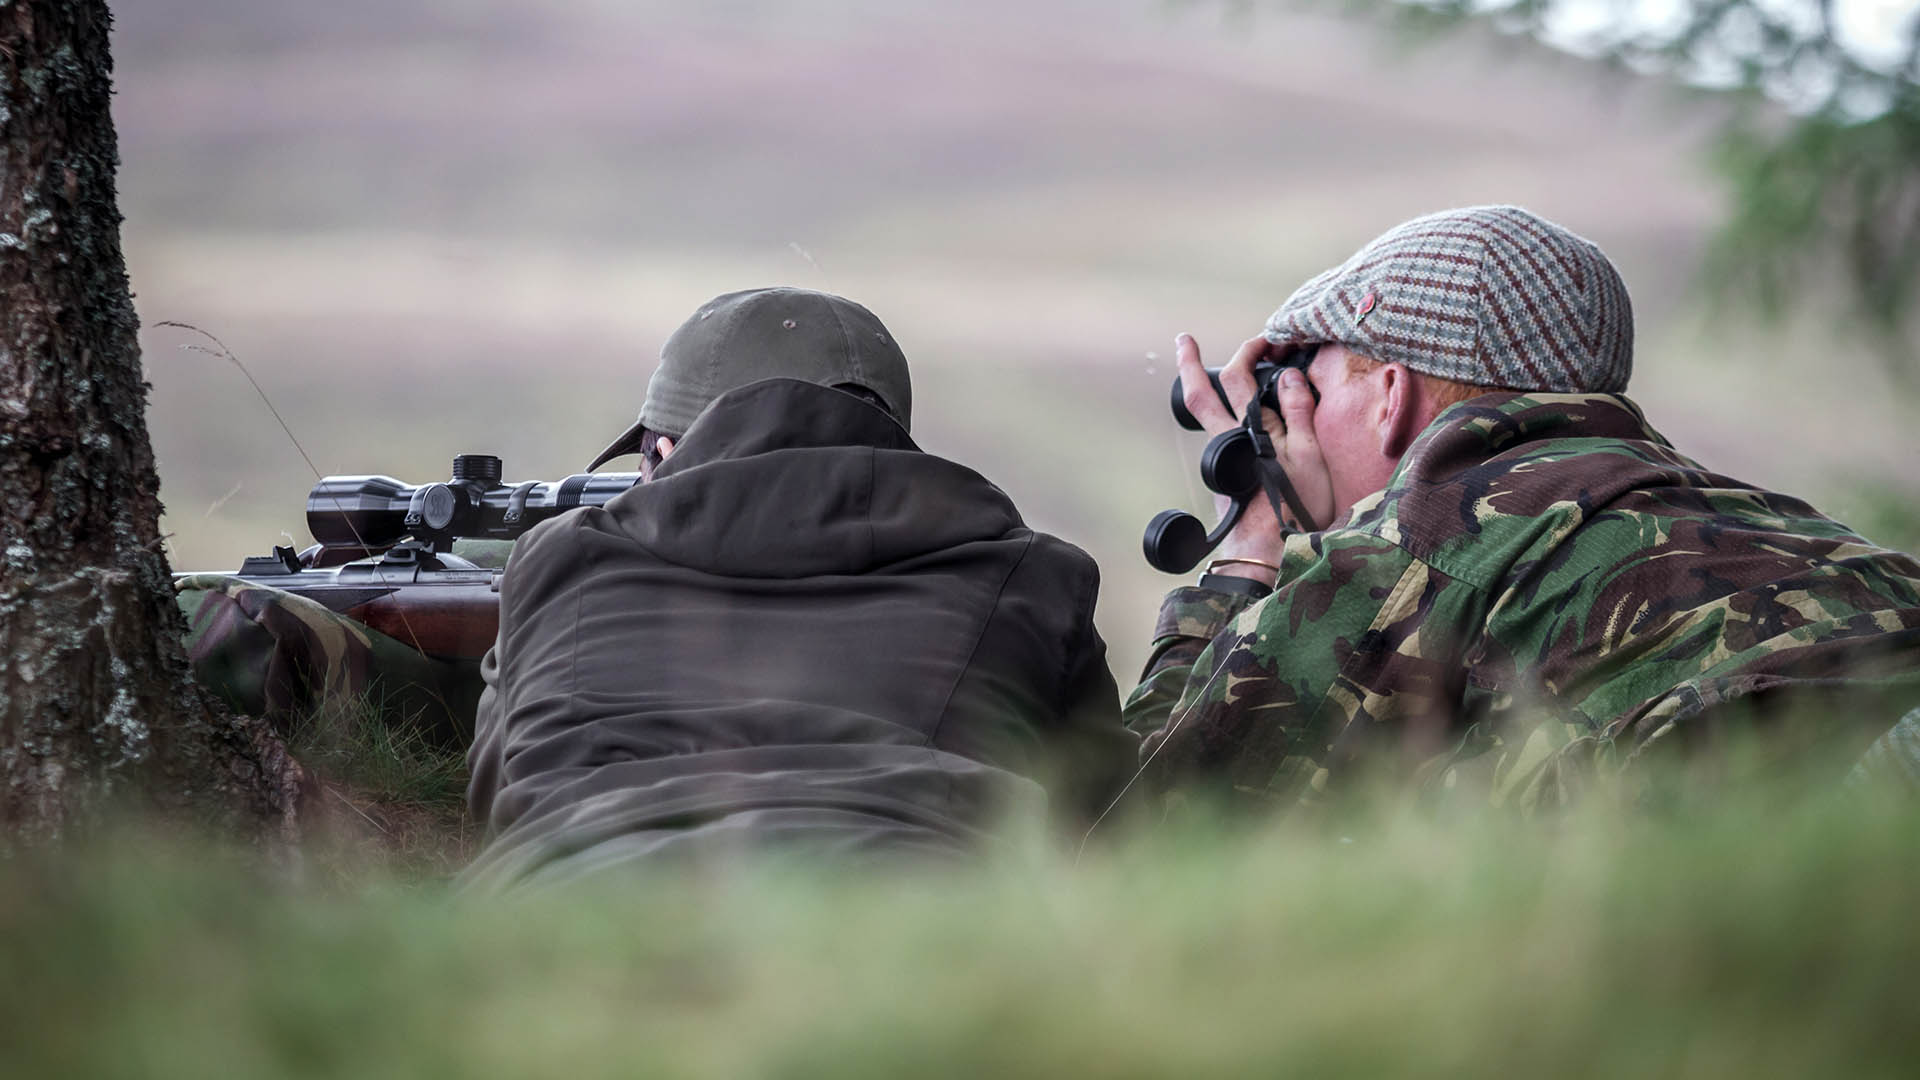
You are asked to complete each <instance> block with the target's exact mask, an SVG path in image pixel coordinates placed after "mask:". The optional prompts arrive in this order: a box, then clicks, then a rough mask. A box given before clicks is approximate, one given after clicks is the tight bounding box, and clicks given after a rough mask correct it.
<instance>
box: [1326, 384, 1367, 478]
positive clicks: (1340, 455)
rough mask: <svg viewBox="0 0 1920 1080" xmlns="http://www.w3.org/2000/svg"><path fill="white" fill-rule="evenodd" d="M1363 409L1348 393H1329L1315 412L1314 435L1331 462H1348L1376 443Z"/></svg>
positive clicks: (1340, 463)
mask: <svg viewBox="0 0 1920 1080" xmlns="http://www.w3.org/2000/svg"><path fill="white" fill-rule="evenodd" d="M1361 412H1362V410H1361V409H1360V408H1359V407H1358V405H1356V403H1355V402H1354V401H1353V400H1352V399H1351V398H1349V397H1347V396H1346V395H1334V394H1329V395H1327V396H1326V398H1325V399H1323V400H1322V401H1321V403H1320V407H1319V408H1318V409H1315V410H1314V413H1313V435H1314V438H1315V439H1317V440H1318V441H1319V443H1320V449H1321V453H1322V454H1323V455H1324V456H1325V457H1326V459H1327V464H1328V465H1329V466H1338V465H1345V464H1348V463H1350V462H1352V461H1354V460H1355V459H1356V457H1357V456H1358V455H1359V454H1361V453H1362V452H1364V451H1365V450H1366V449H1367V448H1368V447H1370V446H1372V445H1373V433H1372V432H1370V431H1368V430H1367V427H1366V424H1365V422H1364V421H1363V419H1362V417H1361Z"/></svg>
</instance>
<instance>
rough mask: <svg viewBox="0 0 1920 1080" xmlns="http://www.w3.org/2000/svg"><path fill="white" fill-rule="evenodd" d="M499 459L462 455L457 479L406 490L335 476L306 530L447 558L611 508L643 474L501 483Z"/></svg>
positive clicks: (340, 540)
mask: <svg viewBox="0 0 1920 1080" xmlns="http://www.w3.org/2000/svg"><path fill="white" fill-rule="evenodd" d="M500 476H501V467H500V459H499V458H497V457H494V456H492V455H491V454H461V455H460V456H459V457H456V458H454V459H453V476H452V478H450V479H448V480H445V481H442V482H439V483H433V484H420V485H418V486H415V485H412V484H403V483H401V482H400V481H398V480H395V479H394V478H393V477H391V476H328V477H325V478H323V479H322V480H321V481H320V482H319V483H318V484H315V485H314V486H313V490H312V491H311V492H309V493H308V495H307V528H308V529H309V530H311V531H312V533H313V538H314V539H315V540H318V541H319V542H320V543H321V544H323V545H326V546H329V547H333V546H339V547H363V548H367V549H369V550H378V549H381V548H387V547H392V546H393V545H394V544H397V543H399V542H400V541H402V540H404V539H406V538H407V537H409V536H411V537H413V538H414V539H416V540H419V541H422V542H424V543H427V544H431V545H432V546H433V549H434V550H435V551H446V550H448V548H449V547H451V546H452V544H453V541H454V540H455V539H456V538H458V539H491V540H511V539H513V538H514V537H517V536H519V535H520V534H521V533H524V532H526V531H527V530H528V529H531V528H533V527H534V526H535V525H538V524H539V523H540V522H542V521H545V520H547V519H548V518H550V517H553V516H555V515H557V514H562V513H565V512H566V511H568V510H572V509H574V508H575V507H579V506H604V505H605V504H606V503H607V501H608V500H609V499H612V498H613V497H614V496H615V495H618V494H620V493H621V492H623V491H625V490H627V489H628V488H630V487H632V486H633V485H635V484H636V483H639V481H640V474H639V473H600V474H598V475H596V474H593V473H577V474H575V475H573V476H569V477H567V478H566V479H565V480H561V481H558V482H555V483H544V482H538V481H529V482H527V483H521V484H507V483H504V482H502V481H501V479H500Z"/></svg>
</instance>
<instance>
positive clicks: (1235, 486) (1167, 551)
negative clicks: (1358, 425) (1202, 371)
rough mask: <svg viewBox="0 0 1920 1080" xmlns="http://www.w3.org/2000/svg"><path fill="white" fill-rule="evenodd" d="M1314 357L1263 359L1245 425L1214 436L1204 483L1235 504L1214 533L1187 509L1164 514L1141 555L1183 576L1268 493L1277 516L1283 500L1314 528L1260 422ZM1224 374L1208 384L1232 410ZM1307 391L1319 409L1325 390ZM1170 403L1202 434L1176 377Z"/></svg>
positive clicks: (1215, 372)
mask: <svg viewBox="0 0 1920 1080" xmlns="http://www.w3.org/2000/svg"><path fill="white" fill-rule="evenodd" d="M1313 354H1314V350H1313V349H1311V348H1306V349H1296V350H1294V351H1293V352H1291V353H1290V354H1288V355H1287V356H1286V358H1285V359H1284V360H1273V359H1267V358H1262V359H1260V360H1258V361H1255V363H1254V365H1253V381H1254V386H1255V393H1254V397H1253V399H1252V400H1251V401H1249V402H1248V403H1247V408H1246V409H1245V411H1244V415H1243V416H1242V419H1241V423H1240V426H1239V427H1236V428H1234V429H1232V430H1231V431H1223V432H1221V433H1220V434H1218V435H1215V436H1214V437H1213V439H1212V440H1211V441H1209V442H1208V443H1207V448H1206V450H1205V451H1203V452H1202V453H1201V455H1200V480H1201V482H1202V483H1204V484H1206V485H1207V490H1209V491H1213V492H1217V493H1218V494H1221V495H1225V496H1226V497H1227V498H1228V499H1230V500H1232V502H1231V505H1229V506H1228V508H1227V512H1226V514H1225V515H1224V516H1222V517H1221V519H1220V523H1219V524H1218V525H1215V526H1214V527H1213V531H1212V532H1208V531H1207V527H1206V526H1205V525H1204V524H1202V523H1201V521H1200V519H1199V518H1197V517H1194V516H1193V515H1192V514H1189V513H1187V512H1186V511H1184V510H1162V511H1161V512H1160V513H1158V514H1155V515H1154V517H1153V520H1152V521H1150V522H1148V523H1147V531H1146V535H1145V536H1144V537H1143V538H1142V539H1141V550H1142V552H1143V553H1144V554H1145V555H1146V557H1147V563H1148V565H1150V566H1152V567H1153V568H1154V569H1155V570H1160V571H1163V572H1165V573H1169V574H1184V573H1186V572H1187V571H1189V570H1192V569H1193V568H1194V567H1195V566H1196V565H1198V564H1199V562H1200V560H1201V559H1203V558H1205V557H1206V555H1207V552H1209V551H1212V550H1213V549H1214V548H1216V547H1218V546H1219V545H1220V541H1222V540H1224V539H1226V536H1227V534H1228V533H1229V532H1232V531H1233V527H1234V525H1236V524H1238V523H1239V521H1240V515H1241V514H1244V513H1245V512H1246V509H1247V503H1248V502H1249V501H1250V500H1251V499H1253V498H1254V497H1255V496H1257V495H1259V494H1260V493H1261V492H1262V490H1263V489H1265V491H1266V494H1267V497H1268V498H1270V499H1272V500H1274V505H1275V512H1276V513H1278V511H1279V503H1280V501H1281V500H1284V501H1285V502H1286V505H1287V508H1288V509H1289V510H1291V511H1292V512H1293V516H1294V519H1295V520H1296V521H1297V522H1299V523H1300V525H1301V527H1303V528H1307V529H1311V528H1314V524H1313V520H1312V518H1311V517H1310V516H1309V515H1308V514H1307V513H1306V511H1305V508H1304V507H1302V506H1301V504H1300V499H1299V496H1298V495H1296V494H1295V493H1294V490H1293V485H1292V484H1291V483H1290V482H1288V480H1287V475H1286V472H1285V471H1284V470H1282V469H1281V468H1280V463H1279V460H1278V459H1277V457H1276V455H1275V453H1274V448H1273V440H1272V438H1271V437H1269V436H1268V435H1267V430H1266V427H1265V426H1264V425H1263V424H1262V423H1261V418H1260V413H1261V410H1262V409H1263V408H1265V409H1272V410H1274V411H1275V412H1278V411H1279V410H1280V373H1281V372H1283V371H1285V370H1286V369H1287V368H1290V367H1297V368H1300V369H1302V370H1304V369H1305V368H1306V366H1307V365H1308V364H1309V363H1311V362H1312V360H1313ZM1220 371H1221V369H1220V368H1207V369H1206V372H1207V380H1208V381H1209V382H1211V383H1212V384H1213V392H1214V393H1215V394H1216V395H1218V396H1219V398H1220V400H1221V402H1222V403H1224V404H1226V405H1227V406H1228V407H1229V408H1231V407H1232V402H1231V401H1229V400H1228V398H1227V391H1226V388H1225V387H1223V386H1221V385H1220ZM1307 386H1308V389H1310V390H1312V392H1313V398H1314V402H1315V403H1316V404H1318V403H1319V400H1320V391H1319V390H1318V389H1317V388H1315V387H1314V386H1313V384H1312V383H1311V382H1309V383H1308V384H1307ZM1169 404H1170V406H1171V410H1172V412H1173V419H1174V421H1175V422H1176V423H1178V424H1179V425H1180V426H1181V427H1183V428H1186V429H1187V430H1188V431H1198V430H1200V421H1199V420H1197V419H1195V418H1194V415H1193V413H1192V412H1191V411H1190V410H1189V409H1188V408H1187V402H1186V387H1184V386H1182V385H1181V382H1180V378H1179V376H1175V377H1174V380H1173V389H1172V393H1171V395H1170V399H1169Z"/></svg>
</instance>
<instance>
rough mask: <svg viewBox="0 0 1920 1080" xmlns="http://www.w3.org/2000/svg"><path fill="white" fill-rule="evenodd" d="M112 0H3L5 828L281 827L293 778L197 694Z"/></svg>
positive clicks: (0, 395) (0, 768) (1, 793)
mask: <svg viewBox="0 0 1920 1080" xmlns="http://www.w3.org/2000/svg"><path fill="white" fill-rule="evenodd" d="M108 29H109V17H108V12H107V8H106V5H105V3H104V0H77V2H61V0H10V2H8V0H0V115H3V116H5V117H6V123H5V126H4V128H3V129H0V323H4V326H3V327H0V828H4V830H5V832H4V837H0V839H6V838H11V839H12V840H14V841H18V840H20V839H23V838H25V839H33V838H46V837H55V836H59V835H60V834H62V833H63V832H64V831H67V830H69V829H70V828H71V827H73V826H76V825H78V824H81V823H84V822H87V821H90V820H92V819H94V818H95V817H97V814H98V811H99V809H100V808H101V807H102V806H103V805H105V804H106V803H107V802H108V801H110V800H115V799H120V798H127V799H131V800H132V801H134V802H136V803H138V804H140V805H143V806H147V807H158V808H162V809H165V810H169V811H175V812H183V813H189V814H194V815H201V816H206V815H211V816H213V817H216V818H220V819H223V820H225V821H227V822H229V823H236V824H247V823H257V822H266V823H270V824H271V825H272V826H274V830H273V831H274V832H275V833H276V834H278V835H283V836H284V835H290V833H291V830H292V828H293V823H294V821H295V816H294V815H295V809H296V805H297V802H298V798H297V796H298V791H299V786H300V779H301V777H300V772H299V768H298V766H297V765H295V764H293V763H292V761H291V760H290V759H288V758H287V756H286V754H285V751H284V750H283V749H282V748H280V746H279V744H278V742H277V741H276V740H275V739H274V738H273V736H272V734H271V733H270V732H269V731H268V730H267V728H266V727H265V725H264V723H263V722H261V721H257V720H252V719H248V718H242V717H235V716H232V715H229V714H227V713H226V712H224V711H223V710H222V709H220V707H219V706H217V705H216V704H214V703H213V701H212V700H211V699H210V698H209V697H207V696H206V695H205V694H204V693H202V692H201V691H200V689H199V688H198V687H197V686H196V685H195V684H194V683H193V682H192V679H191V675H190V673H189V669H188V666H187V661H186V656H185V653H184V651H183V649H182V647H181V645H180V641H181V636H182V634H183V632H184V630H185V626H184V623H183V621H182V619H181V616H180V612H179V610H178V608H177V607H176V606H175V604H174V602H173V599H172V584H171V575H170V574H169V572H168V567H167V562H166V557H165V555H164V553H163V552H162V550H161V545H160V533H159V519H160V500H159V478H158V476H157V474H156V473H155V467H154V460H153V451H152V447H151V445H150V443H149V442H148V438H147V428H146V420H145V416H146V390H147V387H146V384H145V382H144V381H143V380H142V378H141V372H140V359H139V344H138V336H137V332H138V323H137V322H136V320H135V316H134V310H133V302H132V296H131V294H130V292H129V290H128V284H127V275H126V265H125V260H124V258H123V257H122V254H121V250H120V214H119V211H118V209H117V206H116V203H115V198H114V174H115V170H116V168H117V166H118V152H117V147H116V142H115V138H114V131H113V122H112V115H111V102H112V63H111V59H110V56H109V53H108Z"/></svg>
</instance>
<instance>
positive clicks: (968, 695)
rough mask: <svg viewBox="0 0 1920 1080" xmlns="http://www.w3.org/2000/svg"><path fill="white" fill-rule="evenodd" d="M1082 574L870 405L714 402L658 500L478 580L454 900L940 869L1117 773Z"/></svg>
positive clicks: (608, 514) (557, 531)
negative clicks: (488, 639) (912, 862)
mask: <svg viewBox="0 0 1920 1080" xmlns="http://www.w3.org/2000/svg"><path fill="white" fill-rule="evenodd" d="M1098 589H1099V575H1098V570H1097V568H1096V567H1095V565H1094V563H1093V560H1092V559H1091V558H1089V557H1088V556H1087V555H1086V553H1085V552H1083V551H1081V550H1080V549H1078V548H1076V547H1074V546H1072V545H1070V544H1067V543H1065V542H1063V541H1061V540H1058V539H1055V538H1054V537H1051V536H1047V535H1045V534H1043V533H1037V532H1034V531H1033V530H1031V529H1028V528H1027V527H1026V526H1025V525H1024V524H1023V523H1022V521H1021V519H1020V515H1019V514H1018V512H1017V511H1016V510H1015V509H1014V507H1013V504H1012V503H1011V502H1010V501H1009V500H1008V499H1007V497H1006V496H1005V495H1004V494H1003V493H1001V491H1000V490H999V489H998V488H996V487H994V486H993V485H992V484H990V483H988V482H987V481H986V480H985V479H984V478H983V477H981V476H980V475H979V474H978V473H975V472H973V471H972V470H970V469H967V468H965V467H963V466H960V465H957V464H955V463H953V462H951V461H947V460H944V459H942V458H939V457H936V456H933V455H931V454H926V453H923V452H921V451H920V449H919V448H918V447H916V446H915V445H914V443H913V441H912V440H911V438H909V436H908V435H907V432H906V430H905V429H904V428H902V427H901V426H900V425H899V424H898V423H896V422H895V421H894V420H893V419H892V418H891V417H890V416H888V415H887V414H886V413H885V412H884V411H883V410H881V409H878V408H875V407H874V406H872V405H869V404H867V403H866V402H864V401H861V400H859V399H858V398H856V397H854V396H852V395H849V394H845V393H842V392H840V391H838V390H833V389H830V388H827V387H823V386H818V385H815V384H812V383H806V382H801V381H797V380H791V379H772V380H767V381H764V382H759V383H754V384H752V385H749V386H745V387H742V388H740V389H737V390H734V391H732V392H730V393H727V394H724V395H722V396H720V397H719V398H717V399H716V400H715V401H714V402H713V403H712V405H711V406H710V407H709V408H708V409H707V410H706V411H705V412H703V413H702V414H701V416H700V418H699V419H698V420H697V421H696V422H695V423H694V424H693V426H692V427H691V428H690V429H689V430H688V432H687V433H686V436H685V437H684V438H683V439H682V440H681V441H680V442H679V443H678V444H677V445H676V447H675V449H674V453H673V455H672V456H671V457H670V458H669V459H668V460H667V461H665V462H664V463H662V465H661V466H660V468H659V469H658V470H656V472H655V476H654V479H653V480H652V481H651V482H649V483H645V484H641V485H639V486H637V487H635V488H634V489H633V490H631V491H629V492H627V493H625V494H623V495H621V496H620V497H618V498H616V499H614V500H613V501H612V502H610V503H608V504H607V505H606V506H605V507H604V508H600V509H592V508H588V509H581V510H577V511H574V512H571V513H568V514H565V515H563V516H561V517H558V518H555V519H553V520H552V521H549V522H546V523H544V524H542V525H541V526H539V527H538V528H536V529H534V530H533V531H531V532H530V533H528V535H527V536H526V537H525V538H524V539H523V540H522V541H521V543H520V546H519V548H518V549H517V550H516V552H515V554H514V557H513V561H512V563H511V564H510V566H509V567H508V570H507V572H506V574H505V575H504V576H503V578H502V581H501V589H500V593H501V596H500V636H499V639H498V641H497V643H496V644H495V646H494V648H493V650H492V652H490V653H489V654H488V656H487V658H486V660H485V662H484V664H483V666H482V673H483V675H484V677H485V680H486V684H487V689H486V691H485V693H484V694H483V696H482V698H481V702H480V708H479V717H478V721H477V725H476V727H477V730H476V738H475V743H474V746H473V749H472V751H471V754H470V756H469V760H470V763H471V765H472V773H473V778H472V782H471V785H470V787H469V791H468V795H469V802H470V805H471V808H472V811H473V813H474V815H475V817H476V818H478V819H480V820H481V821H483V822H484V823H485V824H486V825H488V826H489V827H490V830H491V831H492V833H493V834H494V836H493V839H492V841H491V842H490V843H489V845H488V846H487V848H486V849H485V850H484V851H483V852H482V854H481V856H480V858H479V859H478V860H477V861H476V862H475V864H474V866H473V867H472V868H470V870H469V871H468V880H469V881H470V882H473V883H477V884H480V885H482V886H483V887H485V886H487V885H494V886H499V885H506V884H510V883H513V882H515V881H519V880H524V879H529V878H537V879H539V880H551V879H558V878H566V877H571V876H574V875H576V874H578V873H582V872H585V871H588V870H591V869H594V868H596V867H599V866H603V865H610V864H617V863H623V862H628V861H630V860H633V859H636V858H640V857H644V856H650V855H655V854H661V853H696V852H711V851H717V850H726V849H740V848H758V847H764V846H769V845H771V846H775V847H779V848H783V849H787V850H792V849H794V848H796V847H798V848H804V849H805V850H807V851H809V852H819V851H831V852H841V853H849V854H857V855H865V854H869V853H881V852H886V853H892V852H900V851H920V852H939V853H947V852H958V851H963V850H966V849H970V848H973V847H975V846H977V845H978V844H979V843H980V842H981V841H982V839H983V837H984V835H985V830H987V829H988V828H990V827H991V826H992V825H993V824H994V823H995V821H996V819H997V818H998V817H999V816H1000V815H1003V814H1006V813H1009V812H1013V811H1015V810H1017V809H1018V808H1020V807H1022V806H1027V807H1033V806H1036V805H1038V804H1040V803H1041V802H1042V801H1043V800H1044V799H1045V798H1046V794H1047V792H1048V790H1049V789H1050V790H1051V794H1052V796H1053V800H1054V803H1055V805H1054V809H1055V811H1056V812H1060V813H1063V814H1065V815H1066V816H1069V817H1082V818H1087V817H1091V816H1092V815H1093V814H1096V813H1098V812H1099V811H1100V810H1101V809H1102V808H1104V807H1105V805H1106V803H1107V801H1108V800H1109V799H1111V798H1112V797H1113V796H1114V795H1115V794H1116V793H1117V792H1118V790H1119V789H1120V787H1121V786H1122V785H1123V784H1124V783H1125V781H1126V779H1127V778H1128V776H1129V775H1131V771H1132V765H1133V761H1134V758H1135V752H1136V745H1137V741H1136V738H1135V736H1133V735H1132V734H1131V733H1129V732H1127V731H1126V730H1125V729H1124V728H1122V727H1121V725H1120V722H1119V701H1118V691H1117V689H1116V688H1115V685H1114V682H1113V678H1112V676H1111V675H1110V674H1109V673H1108V669H1107V664H1106V646H1105V644H1104V643H1103V642H1102V641H1101V640H1100V637H1099V635H1098V633H1097V632H1096V631H1095V630H1094V627H1093V608H1094V599H1095V596H1096V594H1097V592H1098Z"/></svg>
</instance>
